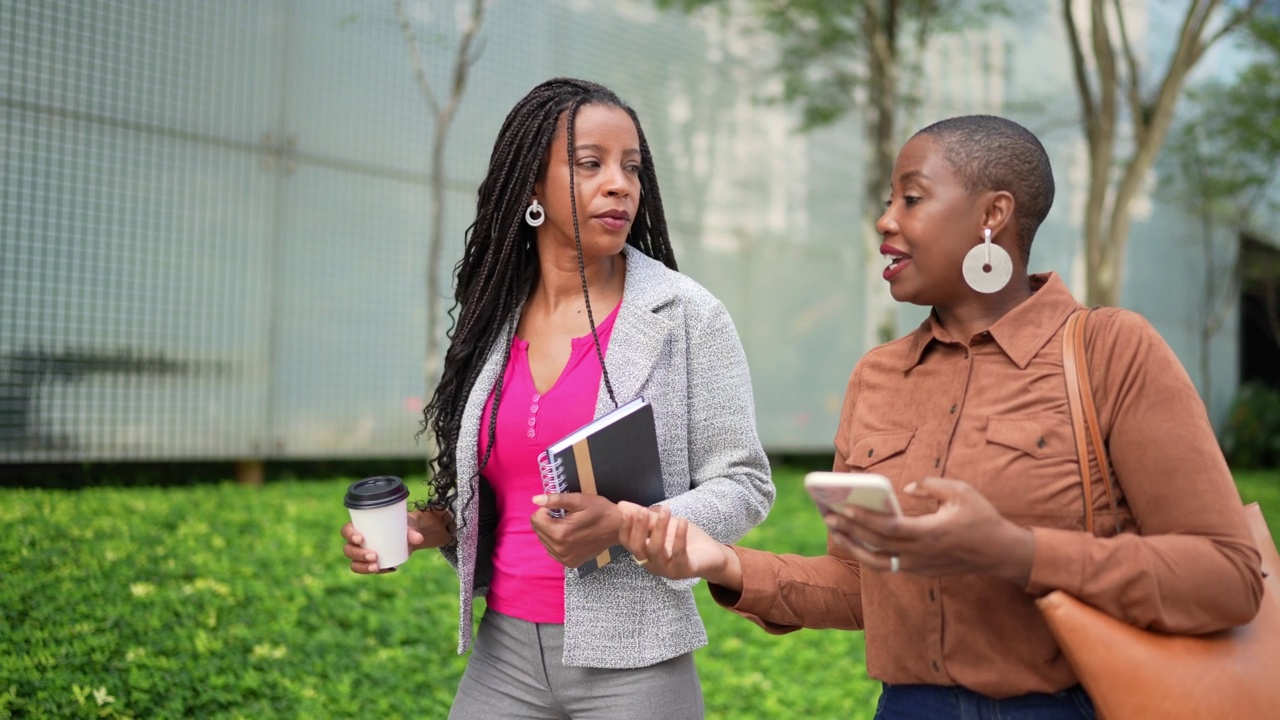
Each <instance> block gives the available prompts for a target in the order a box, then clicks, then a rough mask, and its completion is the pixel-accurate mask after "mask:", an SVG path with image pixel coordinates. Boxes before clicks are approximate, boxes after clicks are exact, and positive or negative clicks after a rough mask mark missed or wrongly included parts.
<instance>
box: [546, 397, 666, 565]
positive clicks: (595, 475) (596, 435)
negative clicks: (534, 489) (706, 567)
mask: <svg viewBox="0 0 1280 720" xmlns="http://www.w3.org/2000/svg"><path fill="white" fill-rule="evenodd" d="M538 465H539V468H540V470H541V472H542V487H543V489H544V490H545V491H546V492H549V493H558V492H581V493H593V494H596V495H603V496H605V497H606V498H608V499H610V500H612V501H613V502H620V501H622V500H626V501H627V502H633V503H635V504H637V505H644V506H646V507H647V506H649V505H652V504H654V503H656V502H660V501H662V500H665V499H666V497H667V495H666V492H665V491H664V490H663V488H662V463H661V460H660V458H659V455H658V431H657V428H656V426H655V425H654V422H653V406H651V405H650V404H649V402H648V401H647V400H645V399H644V398H636V399H635V400H632V401H631V402H629V403H627V404H625V405H622V406H621V407H619V408H617V409H615V410H613V411H612V412H609V413H606V414H605V415H601V416H600V417H598V418H596V419H595V420H592V421H591V422H589V423H587V424H586V425H583V426H582V427H580V428H578V429H577V430H575V431H573V432H571V433H569V434H568V435H566V436H564V437H563V438H561V439H560V440H558V441H557V442H556V443H555V444H553V445H551V447H548V448H547V451H546V452H545V453H543V454H542V455H540V456H539V457H538ZM552 514H553V515H556V516H557V517H563V516H564V512H563V511H556V510H553V511H552ZM623 552H625V550H624V549H623V547H622V546H621V545H614V546H613V547H611V548H609V549H608V550H605V551H604V552H602V553H600V554H599V555H598V556H597V557H595V558H594V559H592V560H588V561H586V562H585V563H583V564H582V565H580V566H578V577H585V576H587V575H589V574H591V573H592V572H594V571H596V570H598V569H599V568H601V567H603V566H605V565H607V564H608V563H609V562H610V561H611V560H613V559H615V558H617V557H618V556H619V555H620V554H622V553H623Z"/></svg>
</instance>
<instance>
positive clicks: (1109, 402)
mask: <svg viewBox="0 0 1280 720" xmlns="http://www.w3.org/2000/svg"><path fill="white" fill-rule="evenodd" d="M1032 288H1033V289H1034V290H1035V291H1036V292H1035V294H1034V295H1033V296H1032V297H1031V298H1030V299H1029V300H1027V301H1026V302H1024V303H1022V304H1021V305H1020V306H1018V307H1017V308H1015V309H1014V310H1013V311H1011V312H1010V313H1008V314H1007V315H1006V316H1005V317H1003V318H1001V319H1000V320H999V321H998V322H997V323H996V324H995V325H993V326H992V327H991V329H990V330H989V331H988V332H984V333H981V334H979V335H977V336H975V337H973V338H971V339H969V341H968V342H967V343H966V342H964V341H963V340H960V339H956V338H952V337H950V336H948V335H947V333H946V331H944V330H943V329H942V326H941V325H939V324H938V323H937V322H936V321H935V320H934V318H933V317H932V316H931V317H930V319H929V320H927V321H926V322H925V323H924V324H922V325H921V326H920V328H919V329H918V330H916V331H915V332H914V333H912V334H911V335H908V336H906V337H904V338H901V339H899V340H896V341H894V342H891V343H888V344H886V345H882V346H880V347H878V348H875V349H874V350H872V351H871V352H869V353H867V355H866V356H865V357H863V358H862V360H861V361H860V362H859V363H858V365H857V367H855V368H854V371H853V375H852V377H851V378H850V380H849V386H848V389H847V391H846V395H845V401H844V409H843V411H842V414H841V419H840V427H839V429H838V430H837V432H836V438H835V446H836V458H835V469H836V470H837V471H867V472H876V473H881V474H883V475H886V476H888V477H889V479H890V480H891V481H892V482H893V484H894V487H895V488H896V489H897V490H898V491H899V500H900V501H901V503H902V507H903V511H904V512H905V513H907V514H909V515H915V514H922V513H928V512H930V511H932V510H933V509H934V507H935V506H936V501H933V500H929V499H919V498H914V497H912V496H910V495H904V494H902V493H901V490H902V488H903V486H905V485H906V484H908V483H910V482H912V481H914V480H918V479H921V478H924V477H928V476H940V477H946V478H954V479H958V480H963V481H966V482H968V483H970V484H972V485H973V486H974V487H975V488H977V489H978V490H979V491H981V492H982V494H983V495H984V496H985V497H986V498H987V499H989V500H990V501H991V502H992V503H994V504H995V506H996V507H997V508H998V509H999V510H1000V512H1002V513H1003V514H1004V515H1005V516H1006V517H1008V518H1010V519H1012V520H1013V521H1015V522H1017V523H1020V524H1022V525H1025V526H1028V527H1031V528H1033V530H1034V533H1035V557H1034V560H1033V563H1032V570H1031V581H1030V583H1029V584H1028V585H1027V587H1018V586H1016V585H1014V584H1011V583H1009V582H1007V581H1005V580H1000V579H998V578H993V577H989V576H985V575H959V576H951V577H944V578H927V577H918V576H914V575H911V574H910V573H905V572H904V573H900V574H897V575H889V574H885V573H880V572H875V571H870V570H868V571H866V572H862V570H861V568H860V567H859V565H858V564H857V563H856V562H855V561H852V560H849V559H847V558H846V559H841V558H840V557H839V556H838V555H837V554H836V553H835V551H833V550H832V549H831V548H830V547H829V549H828V552H832V553H833V554H832V555H826V556H823V557H815V558H807V557H800V556H796V555H781V556H780V555H774V554H770V553H765V552H761V551H756V550H750V549H746V548H735V550H736V552H737V553H738V556H739V558H740V559H741V561H742V570H743V583H744V587H743V592H742V595H741V597H737V596H735V595H733V594H731V593H728V592H726V591H725V590H724V589H723V588H718V587H715V586H712V594H713V596H714V597H716V599H717V601H719V602H720V603H721V604H722V605H725V606H726V607H730V608H731V609H732V610H734V611H736V612H738V613H739V614H741V615H743V616H745V617H747V618H749V619H751V620H752V621H754V622H756V623H757V624H758V625H760V626H761V627H763V628H764V629H765V630H767V631H769V632H771V633H785V632H790V631H793V630H796V629H799V628H801V627H807V628H843V629H850V630H852V629H865V631H866V647H867V669H868V672H869V674H870V675H871V676H872V677H874V678H877V679H879V680H882V681H884V682H886V683H890V684H905V683H926V684H932V685H963V686H965V687H967V688H970V689H972V690H975V691H977V692H980V693H984V694H987V695H991V696H995V697H1007V696H1012V695H1019V694H1023V693H1028V692H1055V691H1058V690H1061V689H1063V688H1066V687H1069V686H1071V685H1073V684H1075V683H1076V678H1075V676H1074V674H1073V673H1072V671H1071V668H1070V666H1068V664H1067V662H1066V660H1065V659H1064V658H1063V656H1062V654H1061V652H1060V651H1059V650H1058V647H1057V644H1056V643H1055V642H1054V640H1053V638H1052V636H1051V635H1050V634H1049V630H1048V628H1047V627H1046V625H1045V624H1044V622H1043V621H1042V620H1041V618H1040V615H1039V613H1038V611H1037V609H1036V606H1035V604H1034V599H1035V598H1036V597H1038V596H1040V595H1043V594H1045V593H1047V592H1049V591H1050V590H1053V589H1056V588H1061V589H1063V590H1066V591H1067V592H1069V593H1071V594H1072V595H1075V596H1076V597H1079V598H1081V599H1083V600H1085V601H1086V602H1088V603H1090V604H1091V605H1094V606H1097V607H1099V608H1101V609H1103V610H1104V611H1106V612H1108V613H1110V614H1112V615H1114V616H1116V617H1119V618H1122V619H1124V620H1126V621H1128V622H1130V623H1132V624H1134V625H1138V626H1141V627H1150V628H1156V629H1160V630H1166V631H1171V632H1182V633H1200V632H1208V631H1212V630H1217V629H1220V628H1224V627H1229V626H1232V625H1236V624H1240V623H1243V622H1247V621H1248V620H1249V619H1250V618H1252V617H1253V614H1254V613H1255V612H1256V610H1257V607H1258V603H1259V600H1260V598H1261V593H1262V584H1261V575H1260V570H1259V562H1260V561H1259V555H1258V552H1257V550H1256V548H1255V547H1254V545H1253V542H1252V540H1251V539H1250V536H1249V531H1248V529H1247V527H1246V525H1245V520H1244V513H1243V511H1242V509H1241V504H1240V498H1239V495H1238V493H1237V491H1236V488H1235V485H1234V483H1233V481H1232V477H1231V474H1230V472H1229V471H1228V469H1227V466H1226V463H1225V462H1224V460H1223V457H1222V454H1221V452H1220V451H1219V449H1218V444H1217V441H1216V440H1215V438H1214V434H1213V430H1212V428H1211V427H1210V425H1209V421H1208V418H1207V416H1206V413H1205V410H1204V406H1203V404H1202V403H1201V401H1200V398H1199V396H1198V395H1197V394H1196V390H1195V388H1194V387H1193V386H1192V384H1191V381H1190V379H1189V378H1188V377H1187V374H1186V372H1185V371H1184V370H1183V368H1182V366H1181V365H1180V364H1179V362H1178V359H1177V357H1176V356H1175V355H1174V354H1173V352H1172V351H1171V350H1170V349H1169V347H1168V345H1166V344H1165V342H1164V341H1163V339H1161V338H1160V336H1159V335H1158V334H1157V333H1156V332H1155V330H1154V329H1153V328H1152V327H1151V326H1150V325H1149V324H1148V323H1147V322H1146V321H1145V320H1144V319H1143V318H1141V317H1140V316H1138V315H1136V314H1134V313H1132V312H1128V311H1125V310H1119V309H1115V308H1103V309H1100V310H1097V311H1095V312H1093V313H1091V314H1090V316H1089V321H1088V326H1087V334H1086V347H1087V348H1088V353H1087V354H1088V362H1089V370H1090V373H1091V376H1092V381H1093V385H1094V396H1095V398H1097V403H1098V414H1099V418H1100V423H1101V424H1102V426H1103V427H1102V430H1103V433H1104V436H1105V437H1106V438H1107V443H1108V446H1109V450H1110V454H1111V462H1112V464H1113V466H1114V472H1115V475H1116V477H1117V478H1118V484H1119V487H1120V491H1119V493H1118V495H1117V497H1118V499H1119V505H1120V515H1121V517H1122V519H1123V521H1124V532H1123V534H1121V535H1119V536H1115V537H1104V536H1106V535H1111V536H1114V535H1115V523H1114V521H1113V516H1112V513H1111V508H1110V504H1109V502H1108V501H1107V496H1106V492H1105V490H1104V486H1103V485H1102V479H1101V474H1100V473H1099V472H1098V469H1097V465H1096V463H1092V465H1093V467H1092V468H1091V470H1092V472H1093V483H1094V490H1093V497H1094V503H1095V513H1094V523H1095V526H1096V529H1097V531H1098V533H1099V536H1091V535H1088V534H1086V533H1084V532H1083V528H1084V511H1083V492H1082V489H1081V485H1080V475H1079V463H1078V462H1077V460H1076V455H1075V448H1074V445H1073V439H1072V426H1071V415H1070V410H1069V409H1068V406H1067V397H1066V385H1065V382H1064V379H1063V372H1062V332H1063V326H1064V323H1065V322H1066V319H1067V316H1068V315H1070V314H1071V312H1072V311H1074V310H1075V309H1077V308H1078V307H1080V305H1079V304H1078V303H1077V302H1076V301H1075V300H1074V299H1073V298H1072V297H1071V295H1070V293H1069V292H1068V291H1067V289H1066V287H1065V286H1064V285H1063V283H1062V281H1061V280H1060V279H1058V277H1057V276H1056V275H1054V274H1052V273H1050V274H1048V275H1036V276H1032ZM735 601H736V602H735Z"/></svg>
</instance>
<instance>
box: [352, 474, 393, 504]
mask: <svg viewBox="0 0 1280 720" xmlns="http://www.w3.org/2000/svg"><path fill="white" fill-rule="evenodd" d="M408 497H409V488H407V487H405V485H404V482H403V481H402V480H400V478H398V477H396V476H394V475H379V476H377V477H370V478H365V479H363V480H360V481H357V482H354V483H351V487H349V488H347V496H346V497H345V498H343V504H344V505H346V506H347V507H349V508H351V509H352V510H372V509H374V508H380V507H384V506H386V505H394V504H395V503H398V502H401V501H403V500H404V499H406V498H408Z"/></svg>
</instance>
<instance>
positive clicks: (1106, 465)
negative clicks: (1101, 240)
mask: <svg viewBox="0 0 1280 720" xmlns="http://www.w3.org/2000/svg"><path fill="white" fill-rule="evenodd" d="M1089 312H1090V311H1089V309H1088V308H1082V309H1080V310H1077V311H1075V312H1073V313H1071V317H1069V318H1067V326H1066V328H1065V329H1064V330H1063V332H1062V370H1063V375H1065V376H1066V381H1067V405H1068V406H1070V408H1071V428H1072V431H1073V434H1074V435H1075V440H1076V457H1077V459H1078V460H1079V462H1080V484H1081V486H1083V488H1084V529H1085V532H1088V533H1090V534H1092V533H1093V483H1092V482H1090V477H1089V444H1090V443H1092V444H1093V452H1094V456H1095V457H1097V458H1098V469H1099V470H1101V472H1102V481H1103V483H1104V485H1105V486H1106V489H1107V500H1109V501H1110V503H1111V517H1112V518H1113V519H1114V520H1115V523H1116V533H1117V534H1119V533H1120V531H1121V527H1120V512H1119V509H1118V508H1117V506H1116V496H1115V493H1114V492H1113V491H1112V489H1111V463H1110V462H1109V461H1108V459H1107V449H1106V446H1105V445H1103V443H1102V426H1101V425H1100V424H1099V423H1098V408H1097V406H1096V405H1095V404H1094V402H1093V384H1092V383H1091V382H1090V381H1089V364H1088V358H1087V357H1086V355H1085V347H1084V327H1085V322H1086V321H1087V320H1088V319H1089Z"/></svg>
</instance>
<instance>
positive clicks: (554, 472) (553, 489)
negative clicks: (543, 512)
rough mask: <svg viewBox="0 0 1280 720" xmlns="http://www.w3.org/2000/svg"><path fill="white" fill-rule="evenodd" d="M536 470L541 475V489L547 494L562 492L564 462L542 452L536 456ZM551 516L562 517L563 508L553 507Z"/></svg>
mask: <svg viewBox="0 0 1280 720" xmlns="http://www.w3.org/2000/svg"><path fill="white" fill-rule="evenodd" d="M538 472H539V473H540V474H541V475H542V491H543V492H545V493H547V494H553V493H562V492H564V489H565V482H564V463H563V462H561V461H559V460H556V459H555V457H554V456H551V455H548V454H547V453H545V452H544V453H542V454H541V455H539V456H538ZM550 512H551V517H554V518H562V517H564V510H562V509H560V508H554V509H552V510H551V511H550Z"/></svg>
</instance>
